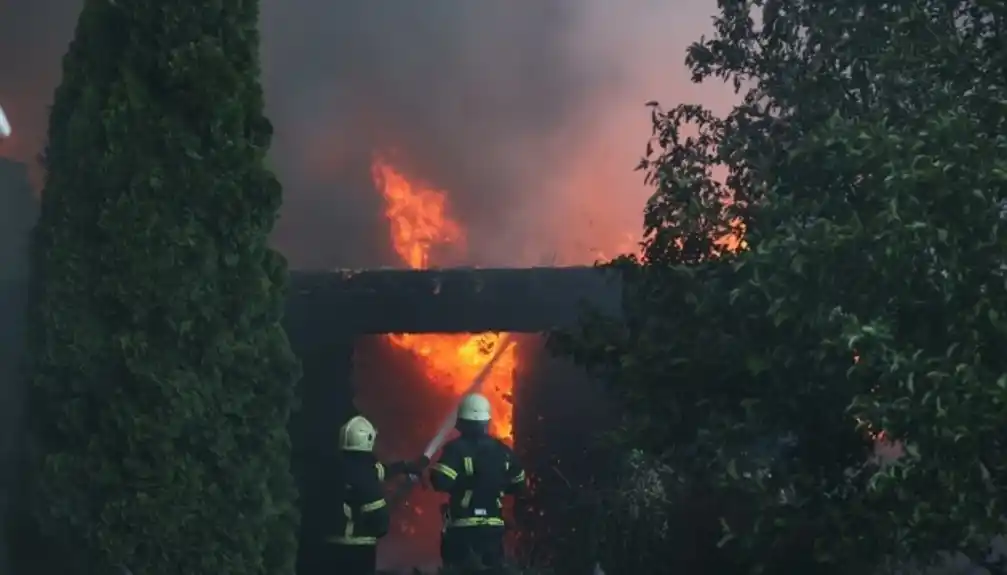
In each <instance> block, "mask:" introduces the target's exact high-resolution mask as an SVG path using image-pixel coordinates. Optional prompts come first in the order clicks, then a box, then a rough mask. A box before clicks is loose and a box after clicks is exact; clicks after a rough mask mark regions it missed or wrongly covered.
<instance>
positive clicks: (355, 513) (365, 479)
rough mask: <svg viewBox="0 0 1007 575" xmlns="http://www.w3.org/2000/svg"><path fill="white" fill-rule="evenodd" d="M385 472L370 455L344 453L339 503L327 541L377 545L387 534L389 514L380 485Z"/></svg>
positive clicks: (344, 543) (382, 466)
mask: <svg viewBox="0 0 1007 575" xmlns="http://www.w3.org/2000/svg"><path fill="white" fill-rule="evenodd" d="M385 473H386V471H385V466H384V465H382V464H381V463H380V462H378V461H377V460H375V458H374V456H373V455H371V454H369V453H352V454H347V456H346V457H345V459H344V462H343V486H342V488H343V489H342V492H343V494H342V498H341V499H342V506H341V509H338V510H337V513H336V518H335V522H334V529H333V531H334V532H333V533H331V534H330V535H329V537H327V538H326V541H327V542H329V543H337V544H340V545H376V544H377V542H378V539H379V538H381V537H384V536H385V535H387V534H388V528H389V523H390V517H389V515H390V514H389V511H388V503H387V502H386V501H385V496H384V491H383V486H382V482H383V481H384V480H385ZM339 511H341V514H340V513H339Z"/></svg>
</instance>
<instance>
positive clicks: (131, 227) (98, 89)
mask: <svg viewBox="0 0 1007 575" xmlns="http://www.w3.org/2000/svg"><path fill="white" fill-rule="evenodd" d="M258 15H259V3H258V2H256V1H233V0H222V1H220V2H210V3H198V2H197V3H192V2H183V1H179V0H164V1H160V2H113V1H110V0H88V1H87V2H86V3H85V6H84V8H83V11H82V12H81V14H80V20H79V22H78V25H77V30H76V34H75V38H74V40H73V42H72V44H71V45H70V48H69V52H68V53H67V55H66V57H65V59H64V62H63V82H62V84H61V85H60V87H59V88H58V89H57V91H56V94H55V100H54V103H53V107H52V111H51V116H50V125H49V134H48V146H47V149H46V153H45V160H46V168H47V180H46V184H45V188H44V191H43V200H42V206H41V216H40V219H39V222H38V225H37V228H36V230H35V245H34V253H33V258H34V266H35V274H36V280H37V286H36V294H37V298H38V301H37V306H36V308H35V311H34V317H33V324H32V326H31V330H32V333H31V336H30V349H31V360H32V365H31V368H32V378H31V380H32V393H33V405H32V410H33V413H32V418H33V421H34V424H35V430H34V432H35V437H36V439H37V440H38V443H39V448H40V450H41V453H40V455H41V462H40V463H41V465H40V470H39V473H38V476H37V477H36V478H35V483H36V486H37V488H38V493H37V496H38V498H37V513H36V515H37V519H38V521H39V524H40V526H41V527H42V528H43V529H44V531H45V533H46V534H47V535H49V536H51V537H53V538H54V540H56V541H59V542H60V544H61V545H62V546H63V547H62V548H63V549H65V550H67V553H66V555H67V557H68V560H70V561H72V567H71V568H67V570H64V571H63V572H88V568H87V566H88V565H90V566H92V567H94V568H99V567H101V568H103V567H102V566H106V567H107V566H108V565H110V564H117V563H121V564H124V565H126V566H127V567H129V568H130V569H131V570H132V571H133V572H134V573H143V574H145V575H159V574H160V575H178V574H180V573H186V574H191V575H197V574H211V573H212V574H214V575H224V574H241V575H249V574H254V573H258V574H263V575H265V574H268V575H276V574H281V573H293V565H294V556H295V551H296V540H295V533H296V527H297V526H296V523H297V521H298V518H297V513H296V510H295V506H294V501H295V497H296V491H295V487H294V482H293V479H292V477H291V475H290V471H289V458H290V439H289V437H288V433H287V429H286V425H287V420H288V418H289V416H290V412H291V409H292V407H293V403H294V392H293V389H294V384H295V383H296V378H297V377H298V376H299V369H300V368H299V364H298V363H297V361H296V359H295V358H294V356H293V355H292V353H291V351H290V348H289V345H288V342H287V338H286V335H285V333H284V331H283V329H282V328H281V326H280V319H281V315H282V310H283V305H284V291H285V282H286V263H285V261H284V260H283V258H282V257H281V256H280V255H279V254H277V253H276V252H274V251H272V250H271V249H270V248H269V246H268V244H267V239H268V235H269V233H270V230H271V229H272V227H273V225H274V222H275V220H276V218H277V212H278V210H279V207H280V204H281V189H280V185H279V183H278V182H277V180H276V179H275V177H274V176H273V174H272V173H271V172H270V171H269V170H267V169H266V168H265V167H264V160H265V157H266V153H267V149H268V147H269V143H270V139H271V126H270V124H269V122H268V121H267V120H266V118H265V117H264V116H263V94H262V89H261V87H260V84H259V72H260V65H259V33H258Z"/></svg>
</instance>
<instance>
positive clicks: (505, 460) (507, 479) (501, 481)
mask: <svg viewBox="0 0 1007 575" xmlns="http://www.w3.org/2000/svg"><path fill="white" fill-rule="evenodd" d="M489 422H490V404H489V401H488V400H487V399H486V398H485V397H483V396H482V395H479V394H471V395H468V396H466V397H465V398H463V399H462V402H461V405H460V406H459V408H458V421H457V424H456V427H457V428H458V431H459V432H460V433H461V435H460V437H458V438H457V439H454V440H452V441H450V442H448V443H447V445H445V446H444V451H443V452H442V454H441V457H440V460H439V461H438V462H437V463H435V464H433V465H432V466H431V467H430V484H431V486H432V487H433V488H434V489H435V490H436V491H440V492H443V493H447V494H448V497H449V499H448V504H447V505H446V510H445V513H444V533H443V536H442V538H441V560H442V561H443V563H444V566H445V567H473V566H479V567H482V568H483V569H486V570H489V571H498V570H500V569H501V568H502V567H503V564H504V530H505V526H504V519H503V503H502V499H503V497H504V495H520V494H521V493H522V492H523V491H524V489H525V473H524V470H523V469H522V467H521V465H520V463H518V461H517V458H516V457H515V456H514V452H513V451H511V449H510V448H509V447H508V446H507V445H506V444H504V443H503V442H502V441H500V440H499V439H496V438H494V437H492V436H490V435H489Z"/></svg>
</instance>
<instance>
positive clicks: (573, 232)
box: [0, 0, 723, 268]
mask: <svg viewBox="0 0 1007 575" xmlns="http://www.w3.org/2000/svg"><path fill="white" fill-rule="evenodd" d="M81 5H82V0H32V1H31V2H27V1H17V0H0V102H2V103H3V105H4V107H5V108H6V109H7V110H8V115H9V116H10V117H11V119H12V121H13V123H14V128H15V131H16V134H15V138H13V139H12V140H10V141H8V142H5V143H3V144H2V145H3V146H5V147H6V149H0V154H3V155H12V156H14V157H17V158H19V159H21V160H29V159H31V158H33V157H34V155H35V154H36V153H37V151H38V150H39V149H40V148H41V145H42V142H43V141H44V137H45V120H46V114H47V106H48V103H49V101H50V100H51V96H52V90H53V88H54V87H55V85H56V83H57V82H58V80H59V74H60V58H61V55H62V53H63V52H64V51H65V49H66V46H67V43H68V42H69V40H70V38H71V37H72V33H73V26H74V23H75V20H76V17H77V13H78V11H79V9H80V6H81ZM713 8H714V3H713V0H678V1H674V2H672V1H670V0H667V1H664V0H632V1H630V0H624V2H613V1H611V0H549V1H541V0H477V1H475V0H263V14H262V33H263V50H262V58H263V67H264V76H263V84H264V87H265V90H266V98H267V114H268V115H269V117H270V119H271V120H272V122H273V125H274V129H275V137H274V143H273V150H272V162H273V167H274V169H275V170H276V172H277V174H278V176H279V177H280V179H281V181H282V182H283V184H284V188H285V194H286V195H285V204H284V208H283V212H282V216H281V220H280V222H279V223H278V226H277V229H276V232H275V234H274V242H275V244H276V245H277V247H279V248H280V249H281V250H282V251H283V252H284V253H285V254H286V255H287V257H288V258H289V259H290V261H291V263H292V265H293V266H294V267H298V268H335V267H371V266H382V265H397V264H398V260H397V258H396V257H395V255H394V253H393V252H392V250H391V249H390V243H389V240H388V234H389V232H388V226H387V223H386V222H385V220H384V217H383V212H382V209H383V205H382V199H381V197H380V195H379V194H378V193H377V192H376V191H375V190H374V188H373V185H372V183H371V178H370V174H369V166H370V159H371V156H372V154H374V153H375V152H389V153H395V154H396V162H397V166H398V167H399V168H401V169H402V170H404V171H406V172H407V173H408V174H409V175H410V176H411V177H413V178H418V179H422V180H425V181H427V182H429V183H430V184H431V185H433V186H434V187H437V188H440V189H444V190H446V191H447V192H448V194H449V197H450V203H451V208H452V212H453V214H454V215H455V217H456V218H457V219H458V220H459V221H460V222H461V223H462V224H463V226H464V227H465V229H466V230H467V233H468V236H469V241H468V244H469V254H468V257H467V258H466V259H465V260H464V261H460V262H452V263H461V264H469V265H483V266H489V265H529V264H537V263H550V262H553V263H555V261H556V257H557V255H560V254H559V252H563V253H564V254H566V253H573V252H583V254H580V255H581V256H582V255H584V254H588V253H589V252H592V250H601V249H602V248H604V249H611V248H612V246H613V245H614V242H616V241H617V240H620V239H622V238H625V237H630V238H632V236H633V235H634V234H637V235H638V233H639V219H640V217H639V216H640V213H641V208H642V202H643V200H644V199H645V198H646V196H647V192H646V190H645V189H643V186H642V184H641V176H640V175H639V174H634V173H633V172H632V168H633V165H634V164H635V163H636V161H637V160H638V159H639V156H640V153H641V152H642V151H643V148H644V144H645V142H646V138H647V136H648V135H649V130H648V125H647V115H646V111H645V110H644V109H643V107H642V104H643V103H644V102H645V101H647V100H651V99H661V100H663V101H668V102H669V103H671V104H674V103H677V102H678V101H680V100H683V99H696V98H695V97H694V96H695V95H696V94H695V93H694V90H693V89H692V88H690V87H689V86H688V83H687V82H686V81H684V78H685V76H686V73H685V69H684V66H683V65H682V61H683V58H684V48H685V46H686V45H687V44H688V42H689V41H692V40H696V39H698V36H699V34H700V33H701V31H703V30H704V29H705V27H706V26H707V23H708V22H709V15H710V14H712V12H713ZM722 91H723V90H722V89H721V92H722ZM717 97H720V96H717ZM707 99H708V98H707ZM721 99H723V98H721ZM701 103H709V101H706V102H702V101H701ZM620 241H621V240H620ZM620 247H624V246H620ZM577 257H580V256H575V257H574V258H573V259H577ZM560 259H562V257H561V258H560ZM581 259H583V258H581ZM589 259H590V258H589Z"/></svg>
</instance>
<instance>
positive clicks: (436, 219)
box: [371, 156, 517, 443]
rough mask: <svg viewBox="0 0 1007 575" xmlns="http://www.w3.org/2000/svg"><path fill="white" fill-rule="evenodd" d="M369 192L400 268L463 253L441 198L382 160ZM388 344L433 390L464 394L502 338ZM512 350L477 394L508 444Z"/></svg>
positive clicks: (412, 339) (415, 337) (459, 231)
mask: <svg viewBox="0 0 1007 575" xmlns="http://www.w3.org/2000/svg"><path fill="white" fill-rule="evenodd" d="M371 175H372V177H373V180H374V185H375V187H376V188H377V189H378V190H379V191H380V192H381V195H382V196H383V197H384V200H385V216H386V218H387V219H388V222H389V224H390V230H391V242H392V247H393V248H394V250H395V252H396V253H397V254H398V256H399V258H400V259H401V260H402V263H404V264H405V265H407V266H409V267H410V268H412V269H428V268H430V267H436V266H437V265H438V264H439V263H441V261H442V260H449V259H450V257H451V254H455V255H457V254H459V253H463V252H464V249H465V241H466V234H465V230H464V228H463V227H462V225H461V224H460V223H458V221H456V220H455V219H453V218H452V217H451V214H450V205H449V202H448V197H447V194H446V193H445V192H444V191H443V190H438V189H436V188H434V187H432V186H429V185H425V184H423V183H421V182H419V181H415V180H412V179H410V178H407V177H406V175H405V174H403V173H402V172H400V171H399V170H397V169H396V168H395V167H394V166H393V165H392V163H391V162H390V161H389V160H388V159H387V158H385V157H381V156H376V157H375V158H374V160H373V163H372V166H371ZM387 337H388V340H389V341H390V342H391V343H392V344H393V345H395V346H397V347H399V348H401V349H405V350H408V351H409V352H411V353H412V354H413V355H415V356H416V357H417V358H418V359H419V360H420V361H421V362H422V365H423V371H424V375H425V376H426V377H427V379H428V380H429V381H430V382H432V383H433V384H434V385H437V386H440V387H441V388H442V389H445V390H447V391H450V392H452V393H454V394H456V395H459V396H460V395H461V394H462V393H464V392H465V390H466V389H467V388H468V386H469V385H470V384H471V383H472V380H473V379H475V377H476V375H477V374H478V373H479V371H480V369H481V368H482V367H483V365H485V364H486V362H487V361H489V359H490V357H491V356H492V355H493V352H494V350H495V348H496V346H497V345H499V343H500V341H501V338H502V337H503V334H493V333H483V334H474V335H469V334H390V335H388V336H387ZM516 361H517V354H516V346H514V345H512V346H510V347H509V348H508V349H507V351H505V352H504V354H503V356H501V357H500V359H499V360H498V361H497V364H496V365H495V366H494V368H493V371H492V372H491V373H490V374H489V376H488V377H487V379H486V381H485V382H484V383H483V387H482V393H483V394H484V395H486V397H487V399H489V401H490V404H491V405H492V409H493V413H492V415H493V421H492V423H491V428H490V432H491V433H492V434H493V435H495V436H496V437H499V438H500V439H502V440H504V441H506V442H508V443H512V442H513V435H514V422H513V413H514V405H513V392H514V367H515V364H516Z"/></svg>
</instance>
